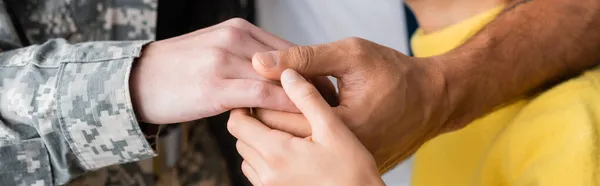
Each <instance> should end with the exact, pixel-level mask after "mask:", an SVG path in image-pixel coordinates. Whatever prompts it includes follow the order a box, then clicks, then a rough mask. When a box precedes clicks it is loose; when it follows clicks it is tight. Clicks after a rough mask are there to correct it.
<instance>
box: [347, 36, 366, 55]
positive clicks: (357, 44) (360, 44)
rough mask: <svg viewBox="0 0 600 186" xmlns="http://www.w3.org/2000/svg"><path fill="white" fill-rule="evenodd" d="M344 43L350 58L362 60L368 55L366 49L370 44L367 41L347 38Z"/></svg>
mask: <svg viewBox="0 0 600 186" xmlns="http://www.w3.org/2000/svg"><path fill="white" fill-rule="evenodd" d="M344 41H345V44H346V46H347V47H348V48H347V49H346V50H347V51H349V52H350V54H351V55H352V56H354V57H358V58H361V59H362V58H364V57H366V56H367V55H368V48H367V47H368V45H369V43H370V42H369V41H367V40H365V39H363V38H359V37H351V38H347V39H345V40H344Z"/></svg>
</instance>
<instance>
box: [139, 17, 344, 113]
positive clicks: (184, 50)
mask: <svg viewBox="0 0 600 186" xmlns="http://www.w3.org/2000/svg"><path fill="white" fill-rule="evenodd" d="M291 46H293V45H292V44H291V43H289V42H287V41H285V40H282V39H280V38H278V37H275V36H273V35H272V34H269V33H267V32H264V31H262V30H260V29H259V28H257V27H255V26H254V25H252V24H250V23H248V22H247V21H245V20H243V19H231V20H228V21H225V22H223V23H221V24H218V25H215V26H212V27H209V28H205V29H201V30H198V31H195V32H192V33H189V34H186V35H182V36H179V37H175V38H171V39H166V40H162V41H157V42H154V43H151V44H149V45H147V46H146V47H144V50H143V52H142V56H141V58H139V59H138V61H137V62H136V64H135V66H134V68H133V70H132V72H131V73H132V74H131V79H130V87H131V97H132V100H133V104H134V110H135V112H136V115H137V117H138V119H139V120H141V121H144V122H147V123H153V124H168V123H177V122H184V121H191V120H196V119H201V118H204V117H209V116H214V115H217V114H220V113H223V112H225V111H228V110H230V109H232V108H244V107H260V108H270V109H275V110H284V111H288V112H297V109H296V108H295V106H294V105H293V104H292V103H291V102H290V101H289V99H288V98H287V96H286V94H285V92H284V91H283V89H282V88H281V87H280V86H279V85H277V83H276V82H272V81H268V80H266V79H265V78H263V77H261V76H260V75H258V73H257V72H256V71H255V70H254V69H253V68H252V64H251V61H250V59H251V58H252V55H254V53H256V52H265V51H271V50H276V49H284V48H289V47H291ZM190 80H194V81H190ZM312 82H314V83H315V84H317V85H319V86H320V87H323V88H321V89H322V90H324V91H325V92H329V94H330V95H331V94H332V92H334V91H335V89H334V88H333V86H332V85H331V83H330V82H328V81H327V80H326V79H325V78H324V77H317V78H313V80H312Z"/></svg>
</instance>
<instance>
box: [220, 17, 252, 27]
mask: <svg viewBox="0 0 600 186" xmlns="http://www.w3.org/2000/svg"><path fill="white" fill-rule="evenodd" d="M226 22H227V24H228V25H231V26H234V27H238V28H246V27H247V26H249V25H250V24H251V23H250V22H248V21H246V20H245V19H242V18H239V17H236V18H231V19H229V20H227V21H226Z"/></svg>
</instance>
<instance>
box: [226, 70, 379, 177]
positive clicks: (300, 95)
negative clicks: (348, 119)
mask: <svg viewBox="0 0 600 186" xmlns="http://www.w3.org/2000/svg"><path fill="white" fill-rule="evenodd" d="M281 84H282V86H283V88H284V90H285V92H286V93H287V95H288V96H289V98H290V99H291V101H292V102H293V103H294V104H295V105H296V107H297V108H298V109H299V110H300V111H301V112H302V113H303V114H304V115H305V116H306V119H307V121H308V123H310V128H311V131H312V136H310V137H307V138H301V137H295V136H293V135H291V134H289V133H286V132H282V131H279V130H274V129H271V128H269V127H267V126H266V125H264V124H263V123H261V122H260V121H259V120H257V119H255V118H254V117H252V116H251V114H250V111H249V110H248V109H235V110H233V111H232V113H231V118H230V119H229V123H228V129H229V131H230V132H231V134H233V135H234V136H235V137H236V138H238V140H239V141H238V143H237V149H238V152H239V153H240V154H241V155H242V157H243V158H244V162H243V164H242V170H243V172H244V174H245V175H246V176H247V177H248V178H249V180H250V181H251V182H252V184H254V185H265V186H271V185H349V186H350V185H383V182H382V180H381V178H380V177H379V173H378V172H377V167H376V165H375V162H374V160H373V157H372V156H371V154H370V153H369V151H367V149H366V148H365V147H364V146H363V145H362V144H361V142H360V141H359V140H358V139H357V138H356V136H355V135H354V134H353V133H352V132H351V131H350V130H349V129H348V127H346V125H345V124H344V122H342V120H341V119H340V118H339V117H338V116H337V115H336V114H335V113H334V112H333V110H332V108H331V107H330V106H329V104H328V103H327V102H326V101H325V100H324V99H323V98H322V97H321V95H320V94H319V92H318V91H317V89H316V88H315V87H314V86H313V85H312V84H311V83H309V82H308V81H306V80H305V79H304V78H302V76H301V75H300V74H298V73H297V72H295V71H294V70H291V69H288V70H285V71H284V72H283V73H282V75H281ZM292 122H293V121H292Z"/></svg>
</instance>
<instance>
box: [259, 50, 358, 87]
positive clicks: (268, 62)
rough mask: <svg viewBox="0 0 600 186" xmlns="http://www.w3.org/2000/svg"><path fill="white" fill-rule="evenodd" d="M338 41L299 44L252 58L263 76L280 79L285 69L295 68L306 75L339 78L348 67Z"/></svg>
mask: <svg viewBox="0 0 600 186" xmlns="http://www.w3.org/2000/svg"><path fill="white" fill-rule="evenodd" d="M336 45H337V43H329V44H321V45H315V46H297V47H292V48H289V49H286V50H278V51H271V52H266V53H256V54H255V55H254V56H253V58H252V66H254V69H255V70H256V71H257V72H258V73H259V74H261V75H262V76H263V77H266V78H268V79H272V80H278V79H279V78H280V76H281V73H282V72H283V71H284V70H285V69H288V68H290V69H294V70H296V71H297V72H298V73H300V74H302V75H304V76H306V77H315V76H328V75H331V76H335V77H337V78H339V77H340V76H341V75H343V72H344V71H345V70H346V69H347V68H348V66H349V65H348V63H340V62H339V61H344V60H343V59H344V57H345V56H346V55H342V53H340V51H339V50H341V49H340V47H336Z"/></svg>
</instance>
